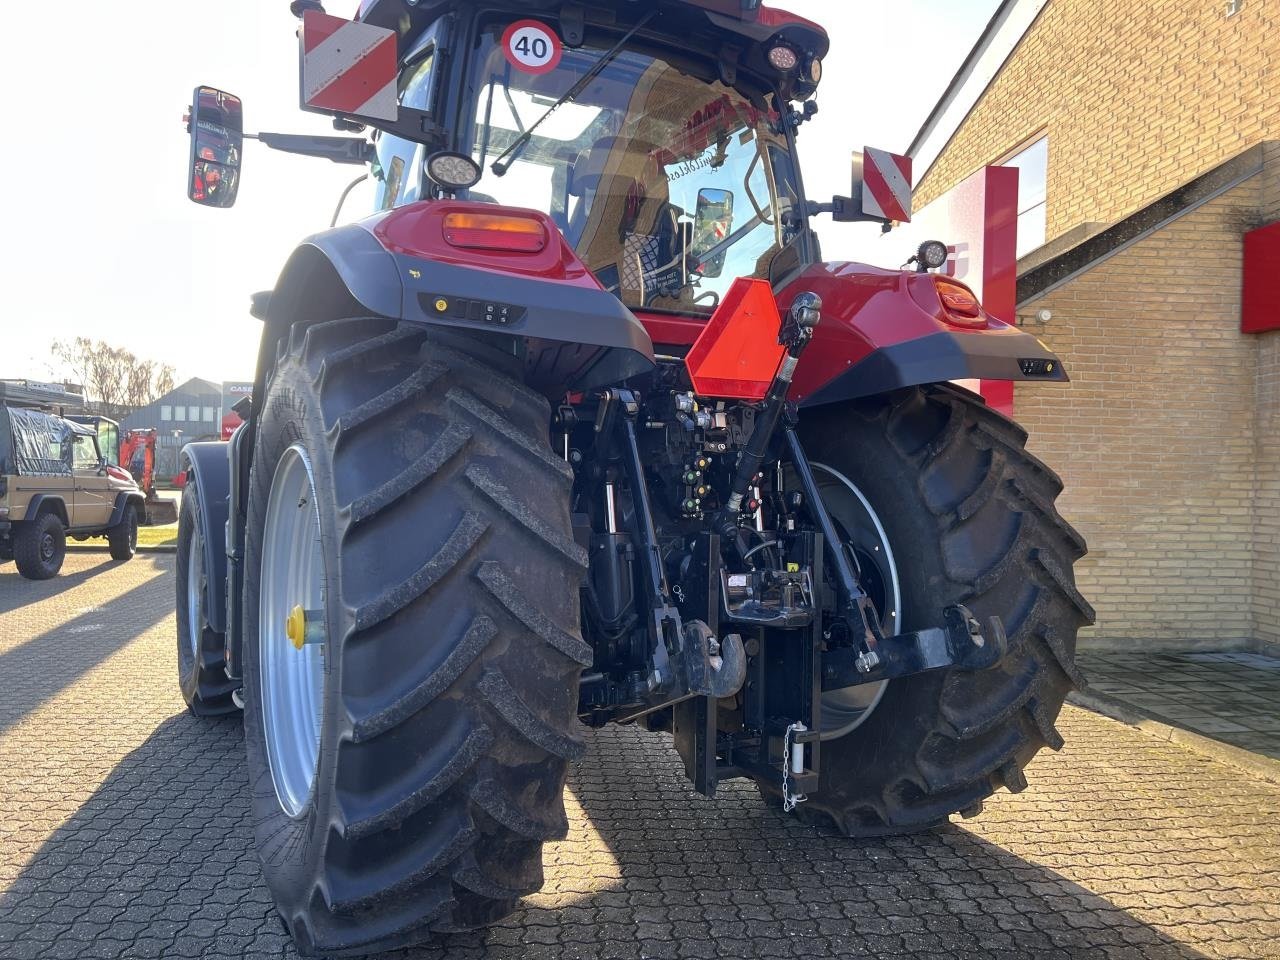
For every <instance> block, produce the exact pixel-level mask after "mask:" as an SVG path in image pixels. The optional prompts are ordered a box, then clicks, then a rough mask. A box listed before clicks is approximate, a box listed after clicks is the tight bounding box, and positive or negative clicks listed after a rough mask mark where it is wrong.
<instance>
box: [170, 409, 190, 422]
mask: <svg viewBox="0 0 1280 960" xmlns="http://www.w3.org/2000/svg"><path fill="white" fill-rule="evenodd" d="M173 419H175V420H178V421H182V420H185V419H187V408H186V407H174V408H173Z"/></svg>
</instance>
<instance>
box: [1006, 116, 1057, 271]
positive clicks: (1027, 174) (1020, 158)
mask: <svg viewBox="0 0 1280 960" xmlns="http://www.w3.org/2000/svg"><path fill="white" fill-rule="evenodd" d="M1000 165H1001V166H1002V167H1017V168H1018V171H1019V172H1018V256H1019V257H1023V256H1026V255H1027V254H1028V253H1030V252H1031V251H1032V250H1035V249H1038V248H1039V247H1042V246H1044V241H1045V227H1046V225H1047V223H1048V217H1047V215H1046V210H1047V207H1046V202H1047V200H1048V180H1049V138H1048V137H1041V138H1040V139H1039V140H1036V141H1035V142H1034V143H1031V144H1028V145H1027V146H1025V147H1023V148H1022V149H1021V150H1019V151H1018V152H1017V153H1014V154H1013V155H1012V156H1010V157H1008V158H1007V159H1005V160H1003V161H1001V163H1000Z"/></svg>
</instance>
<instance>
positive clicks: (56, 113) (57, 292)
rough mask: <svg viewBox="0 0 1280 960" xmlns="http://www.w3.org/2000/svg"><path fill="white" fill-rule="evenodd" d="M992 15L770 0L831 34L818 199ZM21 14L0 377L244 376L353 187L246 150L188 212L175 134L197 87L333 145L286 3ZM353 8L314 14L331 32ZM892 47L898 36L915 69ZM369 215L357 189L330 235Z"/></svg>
mask: <svg viewBox="0 0 1280 960" xmlns="http://www.w3.org/2000/svg"><path fill="white" fill-rule="evenodd" d="M998 2H999V0H893V2H885V0H789V2H782V3H780V4H779V5H782V6H785V7H786V8H787V9H790V10H792V11H794V12H796V13H799V14H801V15H802V16H806V17H808V18H810V19H812V20H816V21H818V22H820V23H822V24H823V25H824V26H826V28H827V30H828V32H829V33H830V34H831V44H832V50H831V54H830V55H829V56H828V58H827V61H826V64H825V66H826V70H825V78H824V81H823V86H822V89H821V90H820V91H819V93H818V98H817V102H818V105H819V108H820V112H819V114H818V116H817V117H816V118H815V119H814V120H813V121H812V122H810V123H809V124H807V125H806V126H805V127H804V128H803V131H802V134H801V139H800V146H801V151H802V157H801V162H802V166H803V169H804V175H805V181H806V183H805V186H806V189H807V192H808V194H809V196H810V198H811V199H825V198H827V197H830V196H833V195H835V194H847V193H848V192H849V181H850V154H851V152H852V151H853V150H860V149H861V148H862V147H863V146H864V145H869V146H875V147H882V148H885V149H888V150H892V151H895V152H902V151H903V150H905V148H906V146H907V145H908V144H909V143H910V141H911V139H912V137H913V136H914V135H915V133H916V131H917V130H918V129H919V127H920V124H921V123H922V122H923V121H924V118H925V116H926V115H927V114H928V112H929V111H930V109H932V107H933V105H934V103H935V102H936V101H937V99H938V97H939V96H940V95H941V93H942V91H943V89H944V88H945V86H946V84H947V83H948V81H949V80H950V79H951V77H952V76H953V75H954V73H955V71H956V70H957V69H958V67H959V65H960V63H961V61H962V60H963V59H964V57H965V55H966V54H967V53H968V51H969V49H970V48H971V47H972V45H973V43H974V42H976V40H977V38H978V35H979V34H980V33H981V32H982V28H983V27H984V26H985V24H986V23H987V21H988V20H989V19H990V17H991V15H992V14H993V13H994V12H995V9H996V7H997V6H998ZM15 6H17V9H16V11H9V12H8V13H7V15H6V18H5V26H6V34H7V35H8V36H9V37H10V38H11V43H10V44H8V45H7V50H6V56H5V57H4V58H3V59H0V89H4V90H7V91H10V92H11V95H13V94H14V93H15V92H17V91H24V92H25V93H24V96H23V107H22V109H21V111H20V112H19V111H15V112H14V115H13V116H12V117H11V120H10V124H9V132H8V133H7V134H6V137H5V142H6V145H7V146H6V149H4V150H3V151H0V185H2V186H0V210H3V211H4V213H5V214H6V220H7V223H6V227H7V229H5V230H4V234H3V240H2V241H0V285H2V286H0V289H3V291H4V299H3V305H2V306H0V311H2V312H0V378H3V377H28V378H32V379H53V378H55V377H58V376H60V375H61V373H62V371H61V370H59V369H58V368H57V367H56V366H54V365H53V360H52V357H51V356H50V345H51V343H52V341H53V340H55V339H70V338H72V337H76V336H85V337H90V338H93V339H101V340H106V341H107V342H109V343H111V344H113V345H117V346H123V347H126V348H128V349H130V350H132V351H133V352H134V353H136V354H138V355H139V356H142V357H144V358H146V359H153V360H159V361H163V362H166V363H170V364H172V365H173V366H174V367H175V368H176V370H177V373H178V378H179V382H181V381H182V380H185V379H186V378H188V377H192V376H199V377H204V378H205V379H208V380H214V381H221V380H240V379H251V377H252V373H253V369H254V364H255V360H256V355H257V345H258V336H259V332H260V325H259V324H258V322H257V321H256V320H254V319H252V318H251V317H250V316H249V315H248V312H247V309H248V303H249V295H250V294H251V293H253V292H254V291H256V290H268V289H270V288H271V287H272V286H273V285H274V283H275V278H276V276H277V275H278V273H279V271H280V268H281V266H283V264H284V262H285V260H286V259H287V258H288V255H289V253H290V252H291V250H292V249H293V248H294V246H295V245H296V244H297V242H298V241H299V240H301V239H302V238H304V237H305V236H307V235H308V234H311V233H314V232H317V231H319V230H323V229H325V228H326V227H328V225H329V220H330V218H331V217H332V216H333V211H334V207H335V205H336V203H337V199H338V196H339V195H340V194H341V192H342V189H343V188H344V187H345V186H346V185H347V184H348V183H349V182H350V181H351V180H352V179H353V178H354V177H355V176H358V175H359V173H360V170H359V169H358V168H355V167H349V166H339V165H337V164H332V163H330V162H328V161H326V160H316V159H311V158H307V157H297V156H292V155H289V154H283V153H278V152H276V151H272V150H268V149H266V148H265V147H262V146H261V145H259V144H256V143H247V144H246V156H245V166H244V170H243V178H242V185H241V190H240V198H239V200H238V201H237V203H236V205H235V207H233V208H231V209H229V210H216V209H212V208H205V207H199V206H197V205H196V204H193V203H191V202H190V201H189V200H187V197H186V177H187V171H186V165H187V157H188V149H189V146H188V140H187V136H186V132H185V129H184V127H183V124H182V116H183V113H184V111H185V107H186V105H187V104H188V103H189V102H190V99H191V91H192V90H193V89H194V88H195V87H196V86H197V85H199V84H208V85H210V86H215V87H220V88H222V89H225V90H228V91H230V92H232V93H234V94H237V95H238V96H240V97H242V98H243V99H244V103H245V107H244V110H245V127H246V129H247V130H250V131H255V130H271V131H275V132H285V133H314V134H326V133H327V134H332V133H333V130H332V127H331V125H330V122H329V120H328V119H327V118H325V117H321V116H316V115H312V114H306V113H302V112H301V111H300V110H298V108H297V103H298V89H297V84H298V62H297V40H296V38H295V33H294V31H295V28H296V23H297V21H296V20H294V18H293V17H292V16H291V15H290V13H289V3H288V0H216V2H213V3H199V4H197V3H193V2H191V0H134V2H132V3H130V4H127V5H125V4H121V3H117V2H100V0H97V2H92V3H88V2H86V3H77V4H75V5H74V9H75V11H76V13H75V22H74V26H72V27H68V26H67V24H66V20H67V16H68V15H67V14H66V13H65V12H64V13H59V14H57V15H55V14H51V13H48V12H47V11H48V10H50V9H52V8H51V6H50V5H48V4H39V3H25V4H21V5H15ZM355 7H356V2H355V0H330V2H329V3H328V5H327V9H328V12H329V13H331V14H335V15H339V16H351V15H352V14H353V13H354V10H355ZM214 14H216V15H214ZM21 37H26V38H28V39H27V40H26V41H22V42H13V41H14V39H15V38H21ZM886 37H899V38H902V39H903V40H904V42H905V41H906V40H907V39H909V40H910V55H909V57H906V58H904V57H903V56H902V55H901V51H902V49H904V48H903V46H902V45H901V44H896V43H891V42H886V41H885V40H884V39H883V38H886ZM45 41H48V42H49V43H51V44H54V45H55V50H54V53H53V54H52V55H51V54H50V53H48V52H47V48H46V47H45ZM368 209H369V197H368V195H367V194H362V193H361V192H360V191H356V192H353V194H352V197H351V199H350V200H348V202H347V206H346V209H345V211H344V216H343V218H342V219H343V220H344V221H349V220H353V219H356V218H358V217H359V216H361V215H363V214H364V213H366V212H367V211H368ZM817 224H818V230H819V233H820V234H821V235H822V240H823V251H824V254H825V256H826V257H827V258H828V259H838V260H847V259H862V260H867V261H868V262H873V263H875V262H878V261H877V239H878V236H877V228H875V227H874V226H871V225H868V224H833V223H831V222H830V219H829V218H825V217H820V218H818V220H817ZM881 265H883V266H895V265H896V264H889V263H881Z"/></svg>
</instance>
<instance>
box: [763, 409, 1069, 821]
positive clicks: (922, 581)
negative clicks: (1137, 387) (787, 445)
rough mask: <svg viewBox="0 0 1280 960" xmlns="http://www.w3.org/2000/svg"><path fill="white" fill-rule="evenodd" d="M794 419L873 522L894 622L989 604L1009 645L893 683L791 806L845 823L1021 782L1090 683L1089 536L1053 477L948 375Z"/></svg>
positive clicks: (919, 623)
mask: <svg viewBox="0 0 1280 960" xmlns="http://www.w3.org/2000/svg"><path fill="white" fill-rule="evenodd" d="M802 427H803V435H804V438H805V443H806V451H807V452H808V454H809V456H810V457H811V458H812V460H814V461H815V462H817V463H822V464H826V465H828V466H829V467H832V468H834V469H835V470H837V471H840V473H842V474H844V475H846V476H847V477H848V478H849V479H850V480H851V481H852V482H853V483H855V484H856V486H857V487H858V489H860V490H861V491H862V493H863V494H864V495H865V497H866V498H867V499H868V500H869V501H870V503H871V504H872V506H873V507H874V509H875V512H876V513H877V514H878V515H879V518H880V520H881V522H882V523H883V526H884V530H885V533H886V534H887V538H888V541H889V544H890V546H891V548H892V551H893V554H894V555H895V557H896V566H897V571H898V576H899V578H900V586H901V600H902V617H901V626H900V628H899V629H900V630H902V631H910V630H918V629H922V628H926V627H932V626H937V625H939V624H940V623H941V622H942V610H943V608H944V607H947V606H949V605H951V604H956V603H962V604H964V605H965V606H967V607H968V608H969V609H970V610H971V611H972V612H973V613H974V614H975V616H976V617H977V618H978V620H979V621H980V622H982V623H983V624H985V623H986V621H987V618H988V617H991V616H993V615H994V616H999V617H1000V618H1001V620H1002V621H1003V624H1004V628H1005V631H1006V633H1007V636H1008V641H1009V649H1008V653H1007V654H1006V655H1005V656H1004V658H1003V659H1002V660H1001V661H1000V662H998V663H997V664H995V665H994V666H992V667H990V668H988V669H986V670H982V671H977V672H964V671H961V670H956V669H953V670H948V671H936V672H932V673H924V674H917V675H915V676H910V677H905V678H902V679H898V680H891V681H889V683H888V685H887V687H886V689H885V690H884V693H883V696H882V697H881V699H880V701H879V703H878V705H876V706H875V708H874V710H873V711H872V712H871V714H870V715H869V716H868V717H867V718H866V720H865V722H863V723H862V724H861V725H860V726H858V727H856V728H855V729H853V730H852V731H851V732H849V733H847V734H845V735H844V736H842V737H839V738H837V739H833V740H829V741H826V742H824V743H823V744H822V752H821V777H820V788H819V789H818V790H817V791H816V792H815V793H814V794H813V795H812V797H811V798H810V799H809V800H808V801H807V802H804V803H802V804H800V806H798V807H797V808H796V809H797V812H798V813H799V814H800V815H801V817H802V819H806V820H809V821H811V822H817V823H826V824H831V825H834V826H835V827H836V828H837V829H839V830H840V831H842V832H843V833H845V834H846V835H848V836H877V835H885V834H894V833H909V832H913V831H917V830H923V829H928V828H930V827H934V826H937V825H940V824H942V823H945V822H947V820H948V818H949V816H950V815H951V814H953V813H962V814H964V815H966V816H971V815H975V814H977V813H978V812H979V811H980V810H981V806H982V801H983V800H984V799H985V798H986V797H988V796H990V795H991V794H992V793H994V792H995V791H996V790H997V789H998V788H999V787H1001V786H1004V787H1007V788H1008V789H1009V790H1010V791H1012V792H1015V793H1016V792H1018V791H1020V790H1022V789H1023V788H1025V787H1026V785H1027V781H1026V778H1025V776H1024V775H1023V770H1024V768H1025V767H1026V765H1027V764H1028V763H1029V762H1030V761H1031V758H1032V757H1034V756H1035V755H1036V753H1037V752H1039V751H1040V750H1041V749H1042V748H1044V747H1045V746H1048V747H1050V748H1052V749H1054V750H1057V749H1059V748H1061V746H1062V743H1063V741H1062V737H1061V736H1060V735H1059V733H1058V731H1057V729H1056V728H1055V727H1054V721H1055V720H1056V719H1057V716H1058V713H1059V711H1060V709H1061V707H1062V703H1063V700H1064V699H1065V697H1066V695H1067V693H1068V691H1069V690H1071V689H1072V688H1078V687H1080V686H1082V685H1083V682H1084V680H1083V677H1082V676H1081V674H1080V672H1079V670H1078V669H1077V667H1076V665H1075V642H1076V633H1077V631H1078V630H1079V629H1080V627H1081V626H1084V625H1086V624H1089V623H1092V622H1093V609H1092V608H1091V607H1090V606H1089V604H1088V603H1087V602H1086V601H1085V599H1084V598H1083V597H1082V596H1081V595H1080V593H1079V591H1077V590H1076V587H1075V580H1074V577H1073V573H1072V566H1073V564H1074V563H1075V561H1077V560H1079V559H1080V558H1081V557H1082V556H1084V553H1085V544H1084V541H1083V540H1082V539H1081V537H1080V535H1079V534H1078V533H1076V531H1075V530H1073V529H1072V528H1071V527H1070V526H1069V525H1068V524H1067V523H1066V521H1064V520H1063V519H1062V517H1061V516H1059V514H1058V512H1057V509H1056V508H1055V506H1054V501H1055V499H1056V498H1057V496H1058V494H1059V493H1060V492H1061V491H1062V482H1061V481H1060V480H1059V479H1058V477H1057V475H1056V474H1055V473H1054V472H1053V471H1052V470H1050V469H1049V468H1048V467H1046V466H1045V465H1044V464H1043V463H1041V462H1040V461H1039V460H1037V459H1036V458H1035V457H1033V456H1032V455H1031V454H1029V453H1028V452H1027V451H1026V449H1025V442H1026V437H1027V435H1026V433H1025V431H1023V430H1022V429H1021V428H1020V427H1019V426H1018V425H1017V424H1015V423H1013V422H1012V421H1011V420H1009V419H1007V418H1006V417H1003V416H1001V415H1000V414H998V413H996V412H994V411H992V410H991V409H989V408H988V407H986V406H985V404H984V403H983V402H982V401H981V399H980V398H978V397H976V396H975V395H973V394H970V393H968V392H967V391H964V390H960V389H957V388H954V387H950V386H943V385H935V386H928V387H918V388H912V389H908V390H903V391H897V392H895V393H893V394H889V395H883V396H877V397H872V398H868V399H864V400H857V401H854V402H851V403H849V404H845V405H840V406H838V407H835V408H832V409H828V410H824V411H821V412H819V413H818V414H817V416H816V417H814V418H812V419H810V420H807V421H805V422H804V423H803V424H802ZM836 519H837V520H838V519H839V518H838V517H837V518H836ZM762 789H763V791H764V793H765V795H766V798H768V799H771V800H774V801H777V800H779V799H780V796H779V794H778V791H777V789H776V787H773V786H772V785H768V786H764V785H762Z"/></svg>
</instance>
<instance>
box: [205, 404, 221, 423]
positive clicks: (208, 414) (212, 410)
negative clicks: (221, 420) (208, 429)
mask: <svg viewBox="0 0 1280 960" xmlns="http://www.w3.org/2000/svg"><path fill="white" fill-rule="evenodd" d="M217 419H218V408H217V407H205V408H204V422H205V423H213V422H214V421H215V420H217Z"/></svg>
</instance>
